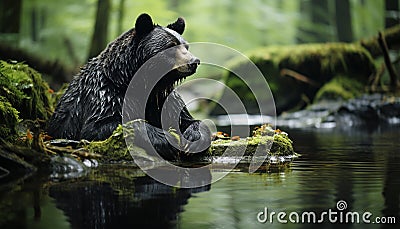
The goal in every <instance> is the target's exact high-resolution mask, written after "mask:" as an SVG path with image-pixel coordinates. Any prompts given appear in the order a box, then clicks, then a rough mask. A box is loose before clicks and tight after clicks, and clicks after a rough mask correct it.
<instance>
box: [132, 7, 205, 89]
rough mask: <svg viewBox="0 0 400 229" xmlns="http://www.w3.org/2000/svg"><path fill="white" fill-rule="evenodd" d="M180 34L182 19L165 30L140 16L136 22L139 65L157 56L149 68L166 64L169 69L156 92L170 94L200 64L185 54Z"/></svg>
mask: <svg viewBox="0 0 400 229" xmlns="http://www.w3.org/2000/svg"><path fill="white" fill-rule="evenodd" d="M184 30H185V21H184V19H183V18H178V19H177V20H176V21H175V22H174V23H171V24H169V25H167V26H166V27H162V26H159V25H155V24H154V23H153V20H152V19H151V17H150V16H149V15H148V14H141V15H140V16H139V17H138V18H137V19H136V23H135V37H136V40H137V45H138V46H137V51H138V53H137V55H138V56H140V57H142V61H143V63H142V64H144V63H145V62H146V61H147V60H149V59H150V58H152V57H154V56H155V55H158V56H157V60H156V62H155V63H152V65H161V64H166V65H168V68H169V69H171V71H169V72H168V73H167V74H165V75H164V76H163V77H162V78H161V79H160V80H159V81H158V82H157V86H156V87H158V88H159V87H162V88H164V89H167V90H169V91H170V90H171V89H173V86H174V84H175V83H177V82H180V81H181V80H182V79H184V78H186V77H187V76H190V75H192V74H193V73H195V72H196V69H197V67H198V65H199V64H200V60H199V59H198V58H196V57H195V56H194V55H193V54H192V53H190V52H189V50H188V49H189V45H188V43H187V42H186V41H185V39H184V38H183V37H182V36H181V35H182V33H183V32H184Z"/></svg>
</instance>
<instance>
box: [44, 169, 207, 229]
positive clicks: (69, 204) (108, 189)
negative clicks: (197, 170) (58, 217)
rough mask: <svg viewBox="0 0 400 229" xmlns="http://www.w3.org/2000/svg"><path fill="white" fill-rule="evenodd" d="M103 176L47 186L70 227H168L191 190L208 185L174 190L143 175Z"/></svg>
mask: <svg viewBox="0 0 400 229" xmlns="http://www.w3.org/2000/svg"><path fill="white" fill-rule="evenodd" d="M109 169H110V168H108V170H109ZM131 169H132V168H131ZM121 172H123V171H121ZM204 172H207V171H204ZM208 173H209V171H208ZM104 175H105V174H100V173H98V174H96V175H95V176H93V177H91V179H86V180H82V181H79V182H76V181H74V182H69V183H68V184H65V183H60V184H57V185H54V186H52V187H51V188H50V191H49V193H50V196H51V197H53V198H54V199H55V202H56V206H57V207H58V208H60V209H62V210H63V211H64V212H65V214H66V215H67V216H68V218H69V222H70V223H71V226H72V227H73V228H126V227H131V228H133V227H137V226H141V227H143V228H144V227H145V226H146V227H152V228H165V227H168V226H171V227H172V226H173V225H174V224H175V221H176V219H177V215H178V213H180V212H181V211H182V205H185V204H186V203H187V200H188V199H189V198H190V196H191V195H192V193H197V192H204V191H208V190H209V188H210V186H209V185H207V186H203V187H199V188H191V189H178V188H174V187H170V186H167V185H164V184H162V183H159V182H158V181H156V180H154V179H152V178H150V177H148V176H145V175H143V176H140V177H136V178H134V179H131V177H130V176H129V175H128V176H126V174H123V176H121V173H120V174H118V175H117V176H113V177H112V178H111V179H112V181H110V180H107V179H110V177H107V178H106V177H104ZM106 175H107V176H110V174H106ZM188 176H190V174H189V175H188ZM201 177H202V178H204V177H206V176H201ZM188 179H189V180H190V177H188ZM208 179H211V175H210V176H208ZM192 181H193V182H201V183H210V180H207V181H201V180H199V177H198V176H197V177H195V179H193V180H192Z"/></svg>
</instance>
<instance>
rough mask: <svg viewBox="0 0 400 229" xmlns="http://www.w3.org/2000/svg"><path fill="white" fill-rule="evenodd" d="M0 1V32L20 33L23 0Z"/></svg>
mask: <svg viewBox="0 0 400 229" xmlns="http://www.w3.org/2000/svg"><path fill="white" fill-rule="evenodd" d="M0 3H1V4H0V5H1V7H0V33H14V34H16V33H19V29H20V20H21V9H22V0H2V1H1V2H0Z"/></svg>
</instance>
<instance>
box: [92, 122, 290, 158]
mask: <svg viewBox="0 0 400 229" xmlns="http://www.w3.org/2000/svg"><path fill="white" fill-rule="evenodd" d="M263 127H264V128H260V129H262V130H263V131H262V132H260V131H259V132H255V134H254V135H253V136H251V137H247V138H243V139H239V140H231V139H219V140H214V141H212V143H211V147H210V149H209V151H208V154H207V155H204V156H205V157H210V156H211V157H213V156H221V155H222V154H223V153H224V152H225V150H226V149H227V148H228V147H230V149H233V150H235V149H237V150H242V149H244V147H246V149H245V152H244V156H252V155H254V153H255V152H256V148H257V147H261V149H264V148H265V152H268V156H289V155H292V156H293V155H296V153H295V152H294V150H293V145H292V144H293V142H292V140H291V139H290V138H289V137H288V135H287V133H285V132H281V131H274V130H272V129H271V128H270V127H267V126H266V125H264V126H263ZM265 127H267V128H265ZM266 130H267V131H266ZM125 138H134V130H133V129H129V128H125V129H124V127H122V126H121V125H120V126H119V127H118V128H117V129H116V130H115V131H114V133H113V134H112V135H111V137H109V138H108V139H106V140H104V141H93V142H90V143H89V144H87V145H86V146H84V148H85V149H86V150H88V151H89V152H90V153H96V154H100V155H102V158H101V159H100V160H101V161H103V162H111V161H132V160H133V159H132V157H131V154H130V151H132V152H134V154H135V157H136V156H137V157H140V158H144V159H147V160H150V161H151V160H152V159H151V158H150V157H149V156H147V155H146V152H145V151H144V149H142V148H139V147H137V146H131V147H133V148H131V150H128V148H127V146H126V143H125ZM271 144H272V146H271ZM269 148H270V150H269Z"/></svg>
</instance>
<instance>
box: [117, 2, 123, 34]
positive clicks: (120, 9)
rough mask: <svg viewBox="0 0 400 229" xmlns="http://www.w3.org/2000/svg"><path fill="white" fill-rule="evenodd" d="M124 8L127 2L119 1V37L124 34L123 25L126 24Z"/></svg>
mask: <svg viewBox="0 0 400 229" xmlns="http://www.w3.org/2000/svg"><path fill="white" fill-rule="evenodd" d="M124 6H125V0H119V6H118V21H117V37H118V36H119V35H121V33H122V25H123V22H124Z"/></svg>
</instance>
